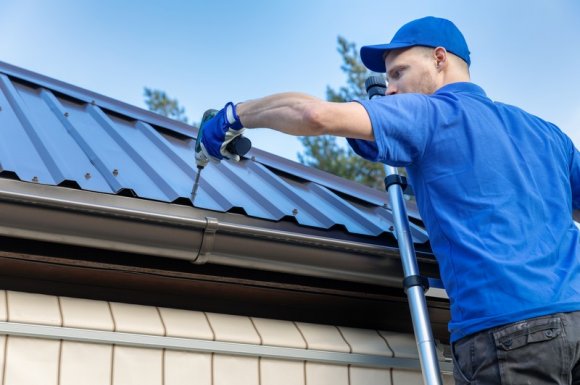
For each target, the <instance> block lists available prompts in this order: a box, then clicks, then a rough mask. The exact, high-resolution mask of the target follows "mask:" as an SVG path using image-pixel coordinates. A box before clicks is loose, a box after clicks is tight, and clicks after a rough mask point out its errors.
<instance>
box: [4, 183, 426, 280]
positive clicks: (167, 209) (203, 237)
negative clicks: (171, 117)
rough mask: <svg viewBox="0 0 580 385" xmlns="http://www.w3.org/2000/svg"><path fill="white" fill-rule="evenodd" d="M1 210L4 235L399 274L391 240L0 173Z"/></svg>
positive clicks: (272, 266)
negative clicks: (315, 232) (253, 220)
mask: <svg viewBox="0 0 580 385" xmlns="http://www.w3.org/2000/svg"><path fill="white" fill-rule="evenodd" d="M0 210H1V211H2V213H3V215H2V216H1V217H0V235H3V236H8V237H15V238H25V239H33V240H39V241H48V242H53V243H59V244H63V245H67V244H68V245H77V246H85V247H94V248H99V249H105V250H111V251H120V252H129V253H136V254H145V255H153V256H157V257H164V258H175V259H184V260H189V261H191V262H193V263H196V264H205V263H209V264H212V263H213V264H219V265H229V266H235V267H241V268H250V269H258V270H266V271H277V272H284V273H291V274H296V275H306V276H316V277H323V278H330V279H337V280H344V281H351V282H361V283H370V284H377V285H383V286H390V287H399V286H400V279H401V277H402V269H401V263H400V259H399V254H398V250H397V249H396V248H392V247H387V246H382V245H377V244H372V243H363V242H358V241H352V240H345V239H335V238H329V237H324V236H312V235H309V234H302V233H298V232H290V231H281V230H278V229H275V228H267V227H257V226H255V225H244V224H240V223H236V222H235V221H229V220H228V219H229V218H230V216H231V215H234V216H235V214H222V213H214V212H212V211H208V210H200V209H196V208H193V207H185V206H179V205H171V204H167V203H160V202H152V201H146V200H138V199H132V198H126V197H118V196H108V195H104V194H99V193H90V192H86V191H76V190H73V189H68V188H62V187H54V186H46V185H38V184H33V183H27V182H20V181H12V180H0ZM424 257H428V256H427V255H426V256H424ZM422 263H423V265H425V266H427V268H428V269H429V270H432V271H436V270H437V266H436V263H435V261H434V260H431V259H430V258H426V259H425V258H424V259H423V261H422ZM431 275H432V276H434V277H437V276H436V275H433V274H431Z"/></svg>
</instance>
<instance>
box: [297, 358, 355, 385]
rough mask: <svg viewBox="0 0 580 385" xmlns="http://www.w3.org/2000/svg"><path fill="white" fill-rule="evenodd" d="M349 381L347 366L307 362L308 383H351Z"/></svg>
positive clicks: (313, 384) (341, 384)
mask: <svg viewBox="0 0 580 385" xmlns="http://www.w3.org/2000/svg"><path fill="white" fill-rule="evenodd" d="M348 382H349V381H348V367H347V366H339V365H327V364H319V363H314V362H307V363H306V383H307V384H308V385H349V383H348Z"/></svg>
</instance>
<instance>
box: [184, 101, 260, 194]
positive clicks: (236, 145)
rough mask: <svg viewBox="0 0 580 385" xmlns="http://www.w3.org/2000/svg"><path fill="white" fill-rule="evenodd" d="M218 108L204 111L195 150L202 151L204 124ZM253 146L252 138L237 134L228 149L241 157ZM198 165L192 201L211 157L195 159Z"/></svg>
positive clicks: (214, 114)
mask: <svg viewBox="0 0 580 385" xmlns="http://www.w3.org/2000/svg"><path fill="white" fill-rule="evenodd" d="M217 113H218V110H215V109H210V110H207V111H205V112H204V113H203V117H202V118H201V123H200V125H199V130H198V132H197V138H196V140H195V152H196V153H197V152H201V139H202V138H203V126H204V125H205V123H206V122H207V121H208V120H210V119H211V118H213V117H214V116H216V114H217ZM251 148H252V142H251V141H250V139H248V138H246V137H244V136H241V135H240V136H236V137H235V138H234V139H233V140H232V141H231V142H230V143H228V145H227V147H226V149H227V150H228V151H229V152H231V153H232V154H235V155H239V156H240V157H242V156H244V155H246V153H247V152H248V151H250V149H251ZM195 163H196V165H197V174H196V175H195V182H194V183H193V190H192V191H191V202H192V203H194V202H195V195H196V194H197V188H198V187H199V178H200V177H201V172H202V171H203V169H204V167H205V166H207V164H208V163H209V159H204V160H198V159H197V158H196V159H195Z"/></svg>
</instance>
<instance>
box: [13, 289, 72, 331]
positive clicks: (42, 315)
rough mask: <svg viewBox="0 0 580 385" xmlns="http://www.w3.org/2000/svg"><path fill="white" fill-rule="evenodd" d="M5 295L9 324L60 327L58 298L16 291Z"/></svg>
mask: <svg viewBox="0 0 580 385" xmlns="http://www.w3.org/2000/svg"><path fill="white" fill-rule="evenodd" d="M7 294H8V296H7V304H8V320H9V321H10V322H24V323H26V322H28V323H34V324H43V325H52V326H62V320H61V316H60V307H59V303H58V297H54V296H51V295H44V294H34V293H22V292H17V291H8V292H7Z"/></svg>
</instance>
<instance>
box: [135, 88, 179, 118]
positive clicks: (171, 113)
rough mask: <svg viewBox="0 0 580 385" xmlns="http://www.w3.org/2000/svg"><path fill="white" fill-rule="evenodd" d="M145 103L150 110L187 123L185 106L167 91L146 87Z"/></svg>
mask: <svg viewBox="0 0 580 385" xmlns="http://www.w3.org/2000/svg"><path fill="white" fill-rule="evenodd" d="M143 96H144V97H145V104H146V105H147V108H148V109H149V111H153V112H156V113H158V114H160V115H163V116H167V117H169V118H172V119H175V120H179V121H180V122H183V123H187V116H186V115H185V108H183V107H181V106H180V105H179V102H178V101H177V99H171V98H170V97H169V96H168V95H167V94H166V93H165V91H160V90H154V89H151V88H148V87H145V88H144V90H143Z"/></svg>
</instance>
